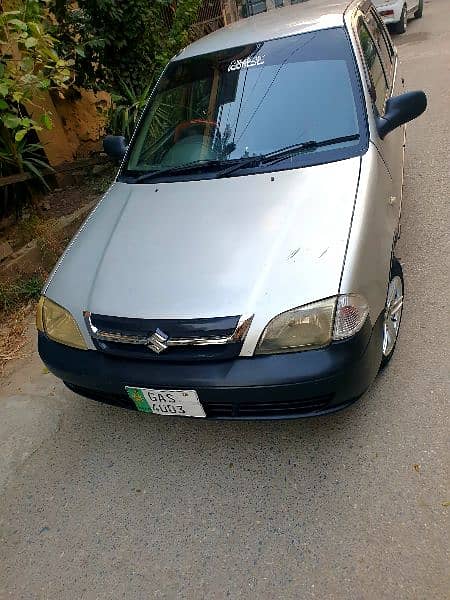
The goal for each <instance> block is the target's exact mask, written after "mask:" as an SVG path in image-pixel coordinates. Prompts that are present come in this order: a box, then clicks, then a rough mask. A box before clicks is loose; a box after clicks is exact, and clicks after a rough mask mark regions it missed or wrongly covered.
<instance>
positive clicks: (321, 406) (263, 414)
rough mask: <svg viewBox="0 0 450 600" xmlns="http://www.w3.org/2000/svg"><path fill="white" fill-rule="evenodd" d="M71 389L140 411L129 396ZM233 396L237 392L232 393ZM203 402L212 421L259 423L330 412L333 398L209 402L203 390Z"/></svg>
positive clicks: (326, 396) (327, 396)
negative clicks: (256, 421) (262, 419)
mask: <svg viewBox="0 0 450 600" xmlns="http://www.w3.org/2000/svg"><path fill="white" fill-rule="evenodd" d="M66 385H67V387H68V388H69V389H71V390H72V391H73V392H75V393H77V394H80V395H81V396H85V397H87V398H91V399H93V400H97V401H98V402H103V403H105V404H110V405H113V406H120V407H121V408H128V409H131V410H136V407H135V406H134V403H133V402H132V401H131V400H130V398H129V397H128V395H127V394H111V393H109V392H101V391H98V390H88V389H85V388H82V387H79V386H75V385H72V384H70V383H66ZM231 393H233V392H231ZM199 397H200V402H201V403H202V406H203V408H204V409H205V412H206V416H207V417H208V418H210V419H258V418H266V419H268V418H269V419H270V418H271V417H272V418H274V419H277V418H282V417H285V418H289V417H295V416H302V415H306V414H315V413H320V412H322V411H324V410H326V409H327V408H329V406H330V404H331V402H332V400H333V394H328V395H324V396H317V397H315V398H308V399H305V400H288V401H278V400H276V391H274V399H273V400H271V401H267V400H264V401H263V400H261V401H259V400H256V401H255V400H253V401H246V400H240V401H236V400H235V401H227V400H212V399H209V400H205V399H203V398H202V393H201V390H199Z"/></svg>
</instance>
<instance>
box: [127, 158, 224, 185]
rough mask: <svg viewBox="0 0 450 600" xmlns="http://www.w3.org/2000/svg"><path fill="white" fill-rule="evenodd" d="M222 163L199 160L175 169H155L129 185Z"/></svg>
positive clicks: (134, 179)
mask: <svg viewBox="0 0 450 600" xmlns="http://www.w3.org/2000/svg"><path fill="white" fill-rule="evenodd" d="M221 166H223V161H221V160H199V161H195V162H190V163H185V164H184V165H178V166H176V167H167V168H166V169H155V170H153V171H147V172H146V173H143V174H142V175H139V176H138V177H135V178H133V179H131V180H130V183H142V182H146V181H152V179H159V178H160V177H164V176H166V175H178V174H182V173H190V172H191V171H198V170H201V169H204V168H207V169H209V168H210V167H221Z"/></svg>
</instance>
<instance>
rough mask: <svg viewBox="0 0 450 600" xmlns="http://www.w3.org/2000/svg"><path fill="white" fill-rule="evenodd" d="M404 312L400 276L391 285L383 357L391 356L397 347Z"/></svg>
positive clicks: (386, 313)
mask: <svg viewBox="0 0 450 600" xmlns="http://www.w3.org/2000/svg"><path fill="white" fill-rule="evenodd" d="M402 310H403V284H402V280H401V279H400V277H399V276H398V275H396V276H395V277H393V278H392V279H391V281H390V283H389V289H388V294H387V299H386V308H385V312H384V322H383V356H389V354H390V353H391V352H392V350H393V349H394V346H395V342H396V341H397V337H398V330H399V328H400V320H401V318H402Z"/></svg>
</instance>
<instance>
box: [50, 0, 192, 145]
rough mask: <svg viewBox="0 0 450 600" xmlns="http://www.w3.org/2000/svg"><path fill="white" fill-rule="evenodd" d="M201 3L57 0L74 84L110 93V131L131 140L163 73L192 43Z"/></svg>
mask: <svg viewBox="0 0 450 600" xmlns="http://www.w3.org/2000/svg"><path fill="white" fill-rule="evenodd" d="M201 2H202V0H78V4H77V6H76V7H74V5H73V3H72V2H71V1H70V0H53V2H52V4H51V10H52V11H53V13H54V15H55V18H56V22H57V26H56V31H57V32H58V39H60V40H62V43H63V47H64V48H65V57H66V59H69V60H74V61H75V73H76V83H77V84H78V85H80V86H82V87H85V88H92V89H94V90H105V91H108V92H110V93H111V95H112V101H113V107H112V110H111V112H110V126H109V130H110V132H111V133H114V134H120V135H125V136H126V137H128V138H129V137H130V136H131V133H132V131H133V129H134V127H135V125H136V122H137V119H138V118H139V115H140V113H141V111H142V109H143V108H144V106H145V104H146V102H147V99H148V96H149V93H150V91H151V89H152V87H153V85H154V83H155V82H156V80H157V78H158V76H159V74H160V73H161V71H162V69H163V68H164V66H165V65H166V63H167V62H168V61H169V60H170V58H171V57H172V56H173V55H174V54H176V53H177V52H178V51H179V50H180V49H181V48H183V47H184V46H185V45H186V44H187V43H189V42H190V41H191V39H190V34H189V28H190V26H191V24H192V23H193V22H194V21H195V19H196V17H197V13H198V9H199V7H200V4H201Z"/></svg>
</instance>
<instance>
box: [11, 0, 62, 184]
mask: <svg viewBox="0 0 450 600" xmlns="http://www.w3.org/2000/svg"><path fill="white" fill-rule="evenodd" d="M17 4H18V9H17V10H14V11H4V12H2V13H0V51H1V56H0V143H1V145H0V159H1V173H2V174H3V175H5V174H10V173H14V172H23V171H29V172H30V173H32V174H34V175H37V174H38V173H39V174H40V175H41V167H42V166H43V165H44V164H45V163H43V161H42V160H41V158H39V148H40V147H39V146H38V145H37V144H34V143H32V144H29V143H27V142H26V141H25V140H26V137H27V135H28V134H29V133H30V132H31V131H35V132H36V131H40V130H42V129H43V128H45V129H51V128H52V118H51V114H50V113H49V112H46V111H44V110H43V109H42V107H41V106H40V98H39V96H40V94H42V93H43V92H46V91H48V90H50V89H56V90H58V92H59V93H60V94H61V95H63V93H64V91H65V90H67V88H68V85H69V83H70V81H71V70H70V68H71V66H72V64H73V61H70V60H63V59H61V58H60V57H59V55H58V53H57V51H56V46H57V42H56V39H55V38H54V37H52V36H51V35H50V34H49V33H48V31H47V16H46V12H45V9H46V2H45V0H26V1H24V2H18V3H17ZM27 109H28V110H27ZM33 109H38V112H40V113H41V116H40V117H39V119H38V120H35V119H33V118H31V117H30V116H29V114H28V111H30V112H33ZM41 179H42V177H41Z"/></svg>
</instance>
